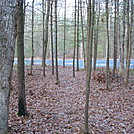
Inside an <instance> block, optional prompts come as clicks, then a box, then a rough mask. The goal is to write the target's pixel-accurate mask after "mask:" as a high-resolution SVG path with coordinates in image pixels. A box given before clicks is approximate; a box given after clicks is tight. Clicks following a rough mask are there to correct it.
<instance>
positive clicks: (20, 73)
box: [17, 0, 27, 116]
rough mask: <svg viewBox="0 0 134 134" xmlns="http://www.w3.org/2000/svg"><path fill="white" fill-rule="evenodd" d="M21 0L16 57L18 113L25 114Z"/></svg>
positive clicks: (20, 3)
mask: <svg viewBox="0 0 134 134" xmlns="http://www.w3.org/2000/svg"><path fill="white" fill-rule="evenodd" d="M23 9H24V8H23V0H19V1H18V16H17V57H18V90H19V102H18V107H19V111H18V115H19V116H26V115H27V109H26V97H25V71H24V70H25V69H24V68H25V67H24V14H23V13H24V12H23Z"/></svg>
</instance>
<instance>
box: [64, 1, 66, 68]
mask: <svg viewBox="0 0 134 134" xmlns="http://www.w3.org/2000/svg"><path fill="white" fill-rule="evenodd" d="M65 53H66V0H65V9H64V50H63V68H65V58H66V57H65Z"/></svg>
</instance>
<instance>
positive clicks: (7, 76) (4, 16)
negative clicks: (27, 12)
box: [0, 0, 16, 134]
mask: <svg viewBox="0 0 134 134" xmlns="http://www.w3.org/2000/svg"><path fill="white" fill-rule="evenodd" d="M9 2H10V6H9ZM15 6H16V0H10V1H9V0H2V1H0V134H7V133H8V112H9V96H10V89H11V75H12V67H13V60H14V44H15V36H16V33H15V25H16V21H15V15H16V8H15Z"/></svg>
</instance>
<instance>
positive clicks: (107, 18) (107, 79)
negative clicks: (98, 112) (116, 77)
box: [106, 0, 110, 90]
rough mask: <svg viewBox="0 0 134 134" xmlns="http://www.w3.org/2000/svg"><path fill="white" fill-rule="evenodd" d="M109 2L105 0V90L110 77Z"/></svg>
mask: <svg viewBox="0 0 134 134" xmlns="http://www.w3.org/2000/svg"><path fill="white" fill-rule="evenodd" d="M108 3H109V0H106V29H107V61H106V89H107V90H109V86H110V76H109V45H110V43H109V9H108V8H109V7H108Z"/></svg>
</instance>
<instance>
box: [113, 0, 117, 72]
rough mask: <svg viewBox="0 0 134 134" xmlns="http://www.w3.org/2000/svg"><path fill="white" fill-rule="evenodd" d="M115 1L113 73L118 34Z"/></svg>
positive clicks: (115, 0)
mask: <svg viewBox="0 0 134 134" xmlns="http://www.w3.org/2000/svg"><path fill="white" fill-rule="evenodd" d="M114 3H115V9H114V10H115V11H114V12H115V13H114V14H115V15H114V65H113V74H115V69H116V65H117V36H118V30H117V29H118V28H117V17H118V16H117V0H114Z"/></svg>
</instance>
